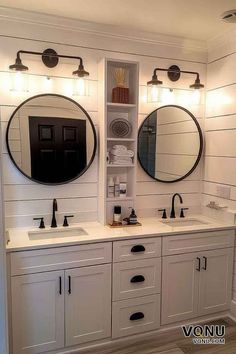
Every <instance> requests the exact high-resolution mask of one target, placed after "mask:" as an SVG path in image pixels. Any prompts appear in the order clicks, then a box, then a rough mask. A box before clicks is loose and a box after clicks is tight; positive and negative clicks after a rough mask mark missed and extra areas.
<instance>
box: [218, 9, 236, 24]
mask: <svg viewBox="0 0 236 354" xmlns="http://www.w3.org/2000/svg"><path fill="white" fill-rule="evenodd" d="M220 18H221V20H222V21H224V22H229V23H236V10H229V11H225V12H224V13H223V14H222V15H221V16H220Z"/></svg>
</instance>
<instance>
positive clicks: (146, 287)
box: [113, 258, 161, 300]
mask: <svg viewBox="0 0 236 354" xmlns="http://www.w3.org/2000/svg"><path fill="white" fill-rule="evenodd" d="M160 286H161V258H150V259H142V260H138V261H132V262H122V263H115V264H114V265H113V300H122V299H129V298H133V297H138V296H145V295H150V294H155V293H160Z"/></svg>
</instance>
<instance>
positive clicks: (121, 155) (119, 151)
mask: <svg viewBox="0 0 236 354" xmlns="http://www.w3.org/2000/svg"><path fill="white" fill-rule="evenodd" d="M109 155H110V163H112V164H115V165H130V164H132V163H133V157H134V152H133V151H132V150H128V149H127V147H126V146H124V145H114V146H113V147H112V149H111V150H110V151H109Z"/></svg>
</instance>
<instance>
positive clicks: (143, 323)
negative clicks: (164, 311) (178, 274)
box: [112, 237, 161, 338]
mask: <svg viewBox="0 0 236 354" xmlns="http://www.w3.org/2000/svg"><path fill="white" fill-rule="evenodd" d="M113 262H114V263H113V291H112V294H113V297H112V300H113V302H112V338H120V337H123V336H128V335H133V334H137V333H143V332H146V331H151V330H156V329H158V328H159V327H160V292H161V237H154V238H140V239H136V240H125V241H117V242H114V243H113Z"/></svg>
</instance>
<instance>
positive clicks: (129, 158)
mask: <svg viewBox="0 0 236 354" xmlns="http://www.w3.org/2000/svg"><path fill="white" fill-rule="evenodd" d="M110 159H111V161H119V160H123V161H132V159H131V157H129V156H115V155H111V156H110Z"/></svg>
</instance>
